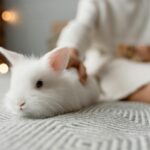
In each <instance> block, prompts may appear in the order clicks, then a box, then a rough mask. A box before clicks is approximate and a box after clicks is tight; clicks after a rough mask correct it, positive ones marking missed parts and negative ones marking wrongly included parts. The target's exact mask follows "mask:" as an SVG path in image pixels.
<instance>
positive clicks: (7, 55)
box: [0, 47, 23, 66]
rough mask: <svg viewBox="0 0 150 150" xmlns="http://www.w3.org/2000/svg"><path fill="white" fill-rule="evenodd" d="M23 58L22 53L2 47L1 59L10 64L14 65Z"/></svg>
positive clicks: (0, 51)
mask: <svg viewBox="0 0 150 150" xmlns="http://www.w3.org/2000/svg"><path fill="white" fill-rule="evenodd" d="M21 58H23V55H22V54H19V53H16V52H12V51H9V50H6V49H4V48H2V47H0V59H1V60H2V61H4V62H5V63H7V64H8V65H9V66H14V65H15V64H16V63H17V62H18V61H19V60H20V59H21Z"/></svg>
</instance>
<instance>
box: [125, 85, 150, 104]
mask: <svg viewBox="0 0 150 150" xmlns="http://www.w3.org/2000/svg"><path fill="white" fill-rule="evenodd" d="M128 101H136V102H146V103H150V84H148V85H146V86H144V87H142V88H140V89H139V90H137V91H136V92H134V93H133V94H131V95H130V96H129V97H128Z"/></svg>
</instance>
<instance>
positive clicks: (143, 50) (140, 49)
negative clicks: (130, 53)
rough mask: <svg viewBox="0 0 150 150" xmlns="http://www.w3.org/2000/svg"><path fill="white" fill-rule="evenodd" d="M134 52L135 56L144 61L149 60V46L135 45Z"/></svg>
mask: <svg viewBox="0 0 150 150" xmlns="http://www.w3.org/2000/svg"><path fill="white" fill-rule="evenodd" d="M135 49H136V54H137V56H138V57H139V58H140V59H141V60H142V61H144V62H149V61H150V46H144V45H140V46H136V48H135Z"/></svg>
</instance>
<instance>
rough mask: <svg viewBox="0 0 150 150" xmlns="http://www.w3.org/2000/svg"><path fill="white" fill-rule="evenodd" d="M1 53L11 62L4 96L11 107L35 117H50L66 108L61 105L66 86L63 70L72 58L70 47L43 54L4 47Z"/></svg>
mask: <svg viewBox="0 0 150 150" xmlns="http://www.w3.org/2000/svg"><path fill="white" fill-rule="evenodd" d="M0 53H1V54H2V55H3V56H4V57H5V58H6V59H7V60H8V61H9V63H10V66H11V82H10V89H9V91H8V93H7V94H6V98H5V99H4V101H5V104H6V107H7V108H8V110H10V111H11V112H13V113H15V114H18V115H21V116H22V115H23V116H31V117H48V116H53V115H55V114H56V113H57V112H63V111H64V110H63V107H62V106H61V105H60V103H61V100H62V95H63V94H64V91H63V87H64V86H65V81H64V80H63V79H62V76H61V74H62V72H63V71H64V70H65V69H66V67H67V64H68V61H69V51H68V49H67V48H61V49H54V50H53V51H51V52H48V53H47V54H45V55H44V56H43V57H41V58H35V57H27V56H24V55H22V54H18V53H15V52H12V51H8V50H5V49H3V48H0ZM58 110H59V111H58Z"/></svg>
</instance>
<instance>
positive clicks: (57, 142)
mask: <svg viewBox="0 0 150 150" xmlns="http://www.w3.org/2000/svg"><path fill="white" fill-rule="evenodd" d="M8 80H9V75H7V76H0V97H1V100H2V97H3V95H4V93H5V92H6V90H7V89H8V84H9V82H8ZM1 100H0V101H1ZM0 104H1V103H0ZM149 148H150V106H149V105H146V104H138V103H127V102H115V103H112V102H111V103H101V104H98V105H95V106H91V107H89V108H86V109H83V110H80V111H79V112H76V113H69V114H64V115H60V116H56V117H52V118H47V119H29V118H18V117H17V116H14V115H12V114H9V113H7V112H6V111H5V109H4V108H3V107H2V104H1V105H0V150H8V149H10V150H18V149H20V150H27V149H31V150H116V149H118V150H138V149H139V150H140V149H142V150H149Z"/></svg>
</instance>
